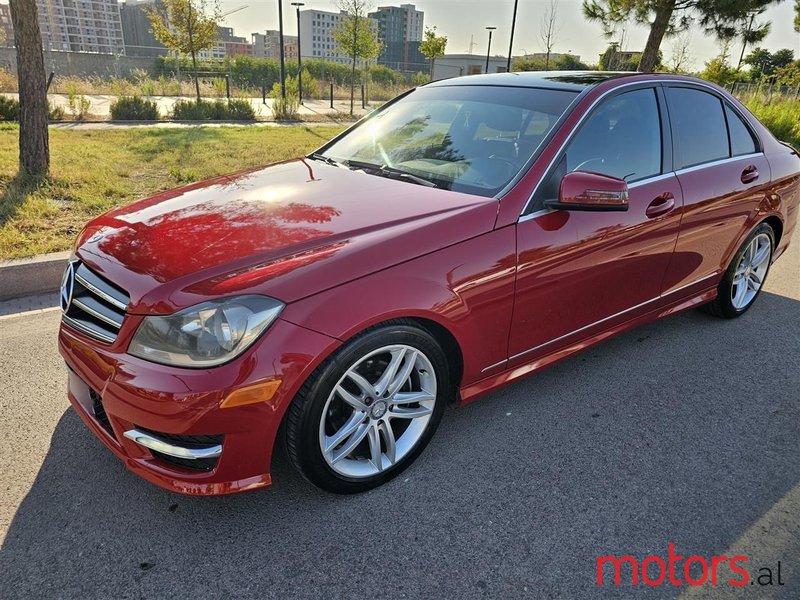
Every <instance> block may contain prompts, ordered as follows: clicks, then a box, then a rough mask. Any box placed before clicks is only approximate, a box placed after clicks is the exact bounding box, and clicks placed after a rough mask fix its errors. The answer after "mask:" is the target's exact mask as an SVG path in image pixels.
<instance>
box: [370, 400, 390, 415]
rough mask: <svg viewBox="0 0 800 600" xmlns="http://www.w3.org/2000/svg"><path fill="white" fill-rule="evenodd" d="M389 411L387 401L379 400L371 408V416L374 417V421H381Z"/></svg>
mask: <svg viewBox="0 0 800 600" xmlns="http://www.w3.org/2000/svg"><path fill="white" fill-rule="evenodd" d="M387 410H389V405H388V404H387V403H386V401H385V400H377V401H376V402H375V404H373V405H372V406H371V407H370V410H369V412H370V415H372V418H373V419H380V418H381V417H382V416H383V415H385V414H386V411H387Z"/></svg>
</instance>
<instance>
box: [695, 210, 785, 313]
mask: <svg viewBox="0 0 800 600" xmlns="http://www.w3.org/2000/svg"><path fill="white" fill-rule="evenodd" d="M761 234H766V235H767V236H768V237H769V240H770V250H769V259H768V263H767V271H766V273H765V274H764V277H763V278H762V282H761V287H759V289H758V291H757V292H756V294H755V295H754V296H753V298H752V299H751V300H750V301H749V302H748V303H747V305H746V306H744V307H741V308H737V307H736V306H734V303H733V299H732V292H733V279H734V275H735V273H736V268H737V266H738V265H739V263H740V262H741V260H742V257H743V255H744V253H745V250H747V247H748V246H749V245H750V243H751V242H752V241H753V239H755V238H756V237H757V236H759V235H761ZM774 252H775V232H774V231H773V230H772V227H771V226H770V225H769V224H768V223H761V224H760V225H759V226H758V227H756V228H755V229H754V230H753V231H752V232H751V233H750V235H748V236H747V239H745V241H744V242H742V245H741V246H740V247H739V249H738V250H737V251H736V254H734V255H733V260H732V261H731V264H730V265H728V268H727V270H726V271H725V275H724V276H723V277H722V281H720V283H719V286H718V287H717V297H716V298H714V300H712V301H711V302H709V303H708V304H704V305H703V306H701V307H700V309H701V310H702V311H703V312H706V313H708V314H710V315H714V316H715V317H720V318H723V319H735V318H737V317H741V316H742V315H743V314H744V313H746V312H747V311H748V310H749V309H750V307H751V306H753V303H755V301H756V299H757V298H758V296H759V295H760V294H761V290H763V289H764V284H765V283H766V280H767V276H768V275H769V268H770V266H771V263H772V254H773V253H774Z"/></svg>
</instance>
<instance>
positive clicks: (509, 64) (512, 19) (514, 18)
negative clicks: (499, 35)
mask: <svg viewBox="0 0 800 600" xmlns="http://www.w3.org/2000/svg"><path fill="white" fill-rule="evenodd" d="M518 4H519V0H514V16H513V17H512V18H511V40H510V41H509V42H508V66H507V67H506V71H508V72H509V73H511V50H512V48H513V47H514V28H515V27H516V25H517V5H518Z"/></svg>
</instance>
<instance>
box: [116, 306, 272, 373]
mask: <svg viewBox="0 0 800 600" xmlns="http://www.w3.org/2000/svg"><path fill="white" fill-rule="evenodd" d="M283 306H284V305H283V303H282V302H279V301H278V300H274V299H272V298H267V297H266V296H235V297H232V298H223V299H221V300H213V301H211V302H204V303H203V304H198V305H196V306H191V307H189V308H185V309H183V310H182V311H180V312H176V313H175V314H173V315H167V316H164V317H145V318H144V320H143V321H142V323H141V325H139V329H137V330H136V335H134V336H133V340H132V341H131V344H130V346H129V347H128V352H129V353H130V354H132V355H133V356H138V357H139V358H143V359H145V360H149V361H152V362H156V363H161V364H164V365H173V366H176V367H213V366H215V365H220V364H222V363H224V362H227V361H229V360H232V359H233V358H235V357H237V356H238V355H239V354H241V353H242V352H244V351H245V350H246V349H247V348H248V347H249V346H250V345H251V344H252V343H253V342H254V341H255V340H256V339H257V338H258V336H259V335H261V334H262V333H263V332H264V331H265V330H266V329H267V327H269V326H270V325H271V324H272V322H273V321H274V320H275V319H276V318H277V317H278V315H279V314H280V312H281V310H283Z"/></svg>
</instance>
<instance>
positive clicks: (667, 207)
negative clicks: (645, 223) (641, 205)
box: [644, 192, 675, 219]
mask: <svg viewBox="0 0 800 600" xmlns="http://www.w3.org/2000/svg"><path fill="white" fill-rule="evenodd" d="M673 208H675V196H673V195H672V192H664V193H663V194H661V195H660V196H656V198H655V199H654V200H653V201H652V202H651V203H650V206H648V207H647V210H645V211H644V214H645V215H647V218H648V219H654V218H656V217H660V216H661V215H665V214H667V213H668V212H669V211H671V210H672V209H673Z"/></svg>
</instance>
